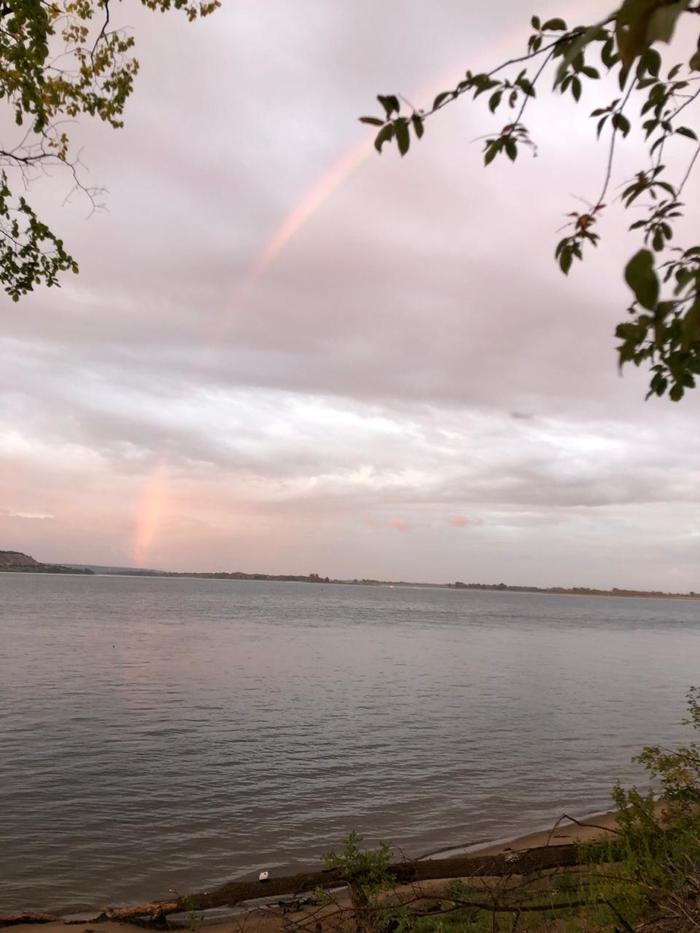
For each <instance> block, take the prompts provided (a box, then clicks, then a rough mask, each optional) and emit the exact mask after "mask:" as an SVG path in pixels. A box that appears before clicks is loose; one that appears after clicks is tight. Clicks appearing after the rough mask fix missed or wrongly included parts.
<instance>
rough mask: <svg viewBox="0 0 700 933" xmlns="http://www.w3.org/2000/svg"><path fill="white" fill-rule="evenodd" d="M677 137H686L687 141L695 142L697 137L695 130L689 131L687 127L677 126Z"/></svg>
mask: <svg viewBox="0 0 700 933" xmlns="http://www.w3.org/2000/svg"><path fill="white" fill-rule="evenodd" d="M676 132H677V133H678V135H679V136H687V137H688V139H695V140H697V138H698V136H697V133H696V132H695V130H691V129H690V127H689V126H679V127H678V129H677V130H676Z"/></svg>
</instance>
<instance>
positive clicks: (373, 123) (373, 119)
mask: <svg viewBox="0 0 700 933" xmlns="http://www.w3.org/2000/svg"><path fill="white" fill-rule="evenodd" d="M360 123H369V125H370V126H384V123H385V121H384V120H380V119H379V117H360Z"/></svg>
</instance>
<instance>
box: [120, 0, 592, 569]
mask: <svg viewBox="0 0 700 933" xmlns="http://www.w3.org/2000/svg"><path fill="white" fill-rule="evenodd" d="M569 7H570V10H571V12H572V13H573V12H574V11H576V10H577V9H578V4H577V5H574V4H570V5H569ZM593 7H594V9H595V8H597V7H600V8H601V9H607V0H597V2H595V0H594V3H593ZM567 13H568V10H567ZM523 29H524V27H523V28H519V29H517V30H516V31H514V32H513V33H511V34H510V35H509V36H507V37H506V38H505V39H504V41H503V43H502V45H503V47H510V44H511V43H512V42H513V40H514V39H516V38H518V39H519V38H521V37H522V34H523ZM500 46H501V43H499V47H500ZM453 77H454V74H453V73H452V72H450V75H449V76H447V77H446V79H445V84H446V85H447V86H449V81H450V78H453ZM437 83H440V84H442V82H437ZM431 86H432V87H434V86H435V82H433V83H432V85H431ZM428 93H429V91H426V93H425V94H420V95H418V97H419V99H422V98H423V97H425V96H427V94H428ZM373 141H374V137H373V136H371V137H370V136H366V137H365V138H364V139H362V140H361V141H360V142H358V143H356V144H355V145H354V146H352V147H351V148H350V149H349V150H347V151H346V152H345V153H344V154H343V155H341V156H340V158H339V159H338V160H337V161H336V162H334V163H333V165H331V167H330V168H329V169H328V170H327V171H326V172H325V174H324V175H322V176H321V177H320V178H319V179H318V180H317V181H316V182H315V183H314V184H313V185H312V186H311V187H310V188H309V189H308V190H307V191H306V192H305V193H304V194H303V196H302V197H301V199H300V200H299V202H298V203H297V205H296V206H295V207H294V208H293V209H292V210H291V211H290V212H289V213H288V214H287V215H286V216H285V217H284V219H283V220H282V221H281V223H280V224H279V225H278V226H277V228H276V229H275V230H274V231H273V233H272V235H271V236H270V238H269V239H268V240H267V242H266V243H265V244H264V246H263V247H262V249H261V250H260V252H259V253H258V254H257V256H256V257H255V259H254V260H253V262H252V264H251V265H250V268H249V269H248V272H247V273H246V274H245V276H244V279H243V282H242V283H241V286H240V291H241V292H243V293H245V292H246V291H247V289H248V288H249V287H250V286H252V285H254V284H255V283H256V282H257V281H258V280H259V279H260V278H261V276H262V275H263V274H264V273H265V271H266V270H267V269H268V268H269V266H270V265H271V264H272V263H273V262H274V260H275V259H276V258H277V257H278V256H279V254H280V253H281V252H282V250H283V249H284V247H285V246H286V245H287V244H288V243H289V242H290V240H292V239H293V238H294V237H295V236H296V234H297V233H298V232H299V231H300V230H301V229H302V228H303V227H304V226H305V224H306V223H307V222H308V221H309V220H310V219H311V218H312V217H313V216H314V215H315V214H316V212H317V211H318V210H319V208H321V206H322V205H323V204H324V202H325V201H327V200H328V199H329V198H330V196H331V195H332V194H333V192H334V191H336V190H337V189H338V188H339V187H340V186H341V185H342V184H343V183H344V182H345V181H346V180H347V179H348V178H349V177H350V175H352V173H353V172H355V171H356V170H357V169H358V168H359V167H360V166H361V165H362V164H363V163H364V162H365V161H366V160H367V159H368V158H369V157H370V156H371V155H372V154H373V152H374V147H373ZM224 327H226V323H224ZM221 336H222V334H221V331H219V334H218V337H219V338H221ZM168 499H169V474H168V467H167V464H166V463H165V461H161V462H160V463H159V465H158V466H157V467H156V468H155V469H154V470H153V471H152V472H151V474H150V475H149V477H148V478H147V479H146V482H145V487H144V491H143V495H142V497H141V502H140V505H139V508H138V515H137V521H136V530H135V534H134V541H133V546H132V560H133V561H134V563H141V562H142V561H143V560H144V559H145V557H146V555H147V554H148V552H149V550H150V548H151V546H152V543H153V541H154V540H155V537H156V535H157V533H158V531H159V528H160V526H161V524H162V520H163V518H164V516H165V514H166V511H167V505H168Z"/></svg>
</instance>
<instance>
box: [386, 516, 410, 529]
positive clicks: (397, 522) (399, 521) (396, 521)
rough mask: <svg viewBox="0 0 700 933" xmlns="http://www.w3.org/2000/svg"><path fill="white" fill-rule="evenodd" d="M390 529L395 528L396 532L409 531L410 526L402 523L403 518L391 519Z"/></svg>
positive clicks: (404, 522)
mask: <svg viewBox="0 0 700 933" xmlns="http://www.w3.org/2000/svg"><path fill="white" fill-rule="evenodd" d="M389 524H390V525H391V527H392V528H395V529H396V531H410V530H411V526H410V525H409V523H408V522H406V521H404V520H403V518H392V520H391V521H390V522H389Z"/></svg>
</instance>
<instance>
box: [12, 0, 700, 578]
mask: <svg viewBox="0 0 700 933" xmlns="http://www.w3.org/2000/svg"><path fill="white" fill-rule="evenodd" d="M577 9H578V11H579V13H580V4H572V3H568V5H567V2H566V0H563V2H559V3H549V4H547V3H542V4H540V6H539V8H538V10H537V11H536V12H539V13H541V14H542V15H547V14H548V13H549V14H552V15H553V14H555V13H556V14H561V15H565V16H566V15H568V14H570V13H571V11H575V10H577ZM606 9H607V4H606V3H604V2H593V0H591V2H590V3H589V4H587V10H588V11H590V14H591V18H595V17H596V15H598V14H602V13H604V12H605V11H606ZM533 12H535V10H533ZM119 15H120V16H121V17H122V22H123V23H125V24H128V25H129V26H130V27H132V28H133V29H134V33H135V35H136V38H137V49H138V56H139V58H140V61H141V73H140V74H139V76H138V79H137V84H136V89H135V93H134V96H133V98H132V100H131V101H130V103H129V105H128V108H127V115H126V126H125V128H124V129H122V130H119V131H111V130H109V129H107V128H105V127H101V126H95V125H88V124H81V125H79V126H77V127H75V128H74V129H73V130H72V132H73V135H74V138H75V140H76V145H77V146H79V148H80V151H81V161H82V162H83V164H84V165H85V169H84V171H85V173H86V175H85V177H86V179H87V180H88V181H89V183H91V184H95V185H100V186H104V188H105V189H106V190H105V194H104V196H103V197H102V199H101V200H103V201H104V204H105V210H103V211H100V212H98V213H96V214H92V215H90V212H89V209H88V207H89V206H88V205H87V203H86V202H85V201H84V200H83V199H81V198H80V197H79V196H76V195H72V196H70V197H69V198H68V199H67V200H66V195H67V194H69V188H70V186H69V184H68V181H67V179H66V177H65V176H63V175H61V174H60V173H53V174H52V175H51V176H50V177H47V178H42V179H39V180H38V181H37V182H36V184H35V185H33V187H32V190H31V195H32V199H33V202H34V203H35V205H36V206H37V207H38V208H40V209H41V211H42V213H43V215H44V216H45V218H46V219H47V220H48V221H49V222H50V223H51V225H52V226H53V227H54V229H56V230H58V231H59V232H60V234H61V235H62V236H63V238H64V240H65V241H66V244H67V246H68V247H69V249H70V250H71V252H72V253H73V254H74V255H75V256H76V257H77V258H78V260H79V262H80V266H81V272H80V275H79V276H69V277H66V278H64V279H63V282H62V287H61V288H60V289H39V290H37V291H36V292H35V293H34V294H32V295H31V296H30V297H28V298H26V299H23V300H22V301H21V302H20V304H18V305H14V304H13V303H12V302H11V301H10V300H9V299H2V300H3V301H4V314H3V327H2V333H1V334H0V479H1V483H0V547H2V548H6V549H17V550H22V551H25V552H28V553H31V554H32V555H33V556H34V557H36V558H37V559H39V560H44V561H65V562H80V563H94V564H110V565H133V566H147V567H158V568H164V569H170V570H198V571H205V570H243V571H262V572H269V573H319V574H321V575H323V576H326V575H329V576H332V577H342V578H356V577H357V578H362V577H373V578H382V579H395V580H396V579H402V580H424V581H431V582H448V581H453V580H463V581H468V582H472V581H480V582H490V583H497V582H501V581H504V582H507V583H511V584H517V583H521V584H533V585H540V586H548V585H563V586H572V585H584V586H599V587H610V586H620V587H627V586H629V587H639V588H644V589H664V590H674V591H680V590H692V589H695V590H700V576H699V574H698V558H700V506H699V504H698V496H699V493H700V436H699V435H698V432H697V423H698V413H699V411H700V409H699V406H700V395H698V394H695V395H693V394H692V393H691V394H690V395H689V396H688V397H687V398H686V399H685V400H684V401H683V402H682V403H680V404H678V405H674V404H672V403H670V402H669V401H667V400H650V401H648V402H645V401H644V395H645V392H646V378H645V374H644V372H638V371H635V370H630V369H626V370H625V371H624V372H623V373H622V375H621V374H620V373H619V372H618V369H617V362H616V354H615V341H614V337H613V331H614V327H615V325H616V324H617V323H618V322H619V321H620V320H623V319H624V317H625V308H626V307H627V304H628V302H629V293H628V291H627V289H626V287H625V285H624V283H623V281H622V276H621V269H622V266H623V265H624V262H625V261H626V259H627V258H628V257H629V255H631V253H632V252H633V251H634V249H636V248H637V245H636V241H635V240H634V239H633V238H631V237H629V236H627V235H626V233H625V231H626V226H627V225H628V224H629V222H630V218H629V217H624V216H623V212H622V211H621V210H620V207H619V202H615V201H613V202H612V204H611V205H610V210H609V211H607V212H606V216H605V217H604V219H603V221H602V223H601V230H600V232H601V234H602V235H603V243H602V245H601V247H600V248H599V249H598V250H596V251H594V252H593V253H591V254H590V255H589V257H588V258H587V260H586V262H585V263H584V264H583V265H581V266H577V267H575V268H574V270H573V271H572V273H571V274H570V276H569V277H568V278H565V277H564V276H562V275H561V273H560V272H559V271H558V270H557V268H556V266H555V264H554V262H553V250H554V245H555V243H556V241H557V239H558V238H559V237H560V236H561V235H562V234H561V232H559V233H557V231H558V230H559V228H560V227H561V226H562V224H564V223H565V220H566V217H565V215H566V213H567V212H568V211H572V210H580V209H581V201H579V200H578V198H579V197H580V198H588V199H589V200H592V201H594V200H595V198H596V197H597V193H598V189H599V187H600V183H601V178H602V173H603V170H604V163H605V156H606V151H605V147H604V144H602V143H600V144H596V142H595V138H594V133H593V128H592V124H591V121H590V120H588V119H587V113H588V112H589V111H590V109H592V107H593V106H596V104H597V98H596V97H595V94H591V93H590V92H587V94H588V96H587V97H585V98H584V100H583V101H582V104H581V106H580V107H579V108H578V109H576V110H573V109H572V107H571V106H570V105H569V104H567V103H564V102H562V101H559V100H543V101H542V102H541V103H540V104H539V105H538V107H536V108H533V109H532V112H531V117H530V119H529V120H528V123H529V125H530V128H531V131H532V135H533V137H534V138H535V139H536V141H537V145H538V150H537V156H536V157H533V156H532V155H530V154H527V153H525V154H523V155H522V156H521V158H520V159H519V160H518V162H517V163H516V165H511V164H510V163H508V164H506V163H505V162H501V161H497V162H496V163H494V164H493V165H492V166H491V167H490V168H489V169H488V170H484V169H483V167H482V156H481V145H482V144H481V143H480V142H479V141H478V139H477V138H478V137H480V136H481V135H482V134H484V133H487V132H489V131H490V130H493V129H494V127H496V128H498V127H500V125H501V123H502V122H503V120H504V119H506V118H505V117H504V116H498V117H495V118H494V117H490V116H489V115H488V113H487V112H486V108H485V107H483V106H482V107H477V106H473V105H471V104H469V103H462V104H457V105H454V106H451V107H450V108H447V109H446V110H445V111H443V112H442V113H441V114H439V115H438V116H436V117H435V118H434V119H433V120H431V121H430V122H429V124H428V126H427V130H426V134H425V137H424V138H423V140H422V141H421V143H420V144H419V145H417V146H416V147H415V149H414V150H412V151H411V152H410V154H409V155H408V156H407V157H406V158H405V159H403V160H401V159H400V158H399V157H398V154H397V153H396V152H395V151H388V150H387V151H386V152H385V153H384V155H382V156H381V157H379V156H378V155H376V153H374V152H373V150H372V148H371V140H372V133H371V128H368V127H366V126H363V125H362V124H360V123H359V122H358V121H357V117H358V116H360V115H362V114H366V113H370V114H372V113H376V112H377V110H378V105H377V103H376V99H375V95H376V94H377V93H401V94H402V95H404V96H405V98H406V99H407V100H409V101H411V102H412V103H413V104H415V105H416V106H426V105H428V104H429V103H430V102H431V101H432V98H433V97H434V95H435V94H436V93H437V92H438V91H440V90H442V89H444V88H445V87H448V86H450V84H451V83H454V82H456V81H458V80H459V79H460V76H461V75H462V74H463V72H464V70H465V69H466V68H467V67H471V68H472V69H477V68H485V67H488V66H490V65H493V64H494V63H496V62H498V61H500V60H502V59H504V58H508V57H510V56H511V55H513V54H518V53H519V52H520V51H521V49H522V47H523V44H524V41H525V40H526V37H527V34H528V32H529V29H528V21H529V15H525V14H524V12H523V7H522V4H520V3H516V2H514V0H496V2H493V3H489V4H485V3H483V4H482V3H477V4H465V3H457V2H452V0H441V2H440V3H437V4H433V3H431V4H427V3H422V2H411V0H409V2H405V0H404V2H398V0H384V2H382V3H381V4H377V3H370V2H369V0H356V2H355V3H353V4H351V5H348V4H341V3H337V2H329V0H325V2H323V0H298V2H297V3H295V4H289V3H286V2H277V0H268V2H265V3H254V2H252V0H223V9H221V10H220V11H219V12H218V13H217V14H215V15H214V16H212V17H211V18H208V19H206V20H204V21H201V22H197V23H195V24H188V23H186V22H185V20H184V17H180V16H177V15H173V14H169V15H167V16H162V15H158V14H154V13H151V12H149V11H145V10H142V9H140V7H139V5H138V4H134V3H130V4H124V5H122V6H120V8H119ZM475 140H476V141H475ZM685 142H686V143H687V142H688V141H687V140H686V141H685ZM640 146H641V144H640V142H639V140H637V139H635V138H631V139H630V140H629V142H628V143H627V144H626V145H625V147H623V148H622V149H621V151H620V157H619V162H618V165H617V168H616V179H615V183H616V185H617V184H619V182H620V181H622V180H623V179H624V178H625V177H629V175H631V174H632V171H633V170H634V169H636V168H637V167H638V166H639V163H640V152H641V148H640ZM684 154H685V155H687V150H682V151H680V152H679V153H678V154H677V156H676V155H674V154H671V158H672V159H673V158H676V157H677V158H678V159H680V158H681V157H682V156H683V155H684ZM679 164H680V163H679ZM617 193H619V188H616V189H614V192H613V194H614V195H615V196H616V195H617ZM698 194H700V192H699V190H698V183H697V181H694V182H692V183H691V186H689V188H688V189H687V200H688V201H689V202H690V203H692V201H693V198H694V197H695V198H696V199H697V196H698ZM688 229H689V230H691V231H692V225H689V226H688ZM692 242H695V241H692Z"/></svg>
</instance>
